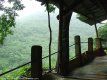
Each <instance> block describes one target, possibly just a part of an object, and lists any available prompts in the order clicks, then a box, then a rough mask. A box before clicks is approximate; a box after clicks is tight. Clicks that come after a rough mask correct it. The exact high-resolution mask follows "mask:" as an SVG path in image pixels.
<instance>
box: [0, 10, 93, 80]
mask: <svg viewBox="0 0 107 80" xmlns="http://www.w3.org/2000/svg"><path fill="white" fill-rule="evenodd" d="M43 13H44V14H46V13H45V12H44V11H43ZM43 13H39V14H35V13H34V14H32V15H29V16H27V17H24V18H22V17H21V18H16V28H13V27H12V28H11V30H13V31H14V34H13V35H9V36H7V37H6V38H5V40H4V45H3V46H0V73H2V72H5V71H7V70H9V69H12V68H15V67H17V66H19V65H22V64H24V63H26V62H28V61H30V60H31V57H30V56H31V46H32V45H40V46H42V47H43V57H44V56H47V55H48V43H49V29H48V26H47V25H48V24H46V23H47V16H46V15H43ZM57 14H58V13H51V15H52V16H51V22H52V23H51V25H52V31H53V41H52V53H53V52H56V51H57V46H58V45H57V44H58V42H57V41H58V21H57V19H56V15H57ZM77 23H78V24H77ZM72 25H73V26H72ZM86 26H87V27H86ZM81 28H82V31H81V33H80V30H81ZM87 30H88V31H87ZM69 33H70V45H71V44H73V43H74V36H75V35H80V36H81V39H82V40H81V42H83V41H87V38H88V37H92V36H93V33H94V27H92V28H90V27H89V26H88V25H86V24H83V23H81V22H79V21H78V20H77V19H76V18H75V17H74V16H73V19H72V21H71V26H70V32H69ZM83 45H84V44H83ZM86 46H87V44H86ZM86 46H82V47H84V48H85V50H84V51H86V50H87V48H86ZM84 48H83V49H84ZM74 49H75V46H73V47H70V58H72V57H73V56H75V54H74V53H75V50H74ZM56 58H57V54H56V55H53V56H52V68H54V67H55V64H56ZM48 60H49V59H48V58H47V59H44V60H43V68H44V69H48V66H49V65H48ZM27 69H29V67H28V68H25V69H23V68H21V69H19V70H16V71H14V72H11V73H9V74H7V75H5V76H3V77H2V79H1V77H0V79H1V80H3V78H8V80H11V79H13V78H19V77H20V76H21V75H23V76H24V75H25V76H28V75H30V73H29V74H26V71H27Z"/></svg>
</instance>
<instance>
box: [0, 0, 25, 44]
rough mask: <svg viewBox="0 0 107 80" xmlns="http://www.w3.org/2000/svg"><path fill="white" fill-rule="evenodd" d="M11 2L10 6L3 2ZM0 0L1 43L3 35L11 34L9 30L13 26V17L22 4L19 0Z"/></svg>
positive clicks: (22, 6)
mask: <svg viewBox="0 0 107 80" xmlns="http://www.w3.org/2000/svg"><path fill="white" fill-rule="evenodd" d="M7 2H8V3H9V4H11V3H12V6H10V7H9V6H6V5H4V3H7ZM7 2H6V0H0V10H1V11H2V12H3V14H2V15H0V43H1V44H3V41H4V39H5V37H7V35H8V34H11V35H12V34H13V31H12V30H11V29H12V27H15V17H16V16H18V14H17V12H16V11H18V10H22V9H23V8H24V5H23V4H21V0H7Z"/></svg>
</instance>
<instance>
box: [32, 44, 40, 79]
mask: <svg viewBox="0 0 107 80" xmlns="http://www.w3.org/2000/svg"><path fill="white" fill-rule="evenodd" d="M31 77H32V78H33V80H40V79H41V78H42V47H41V46H37V45H34V46H32V48H31Z"/></svg>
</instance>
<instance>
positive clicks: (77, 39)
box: [75, 35, 82, 65]
mask: <svg viewBox="0 0 107 80" xmlns="http://www.w3.org/2000/svg"><path fill="white" fill-rule="evenodd" d="M80 42H81V41H80V36H78V35H77V36H75V56H76V58H78V60H79V64H80V65H82V56H81V44H80Z"/></svg>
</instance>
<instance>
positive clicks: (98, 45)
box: [95, 38, 102, 49]
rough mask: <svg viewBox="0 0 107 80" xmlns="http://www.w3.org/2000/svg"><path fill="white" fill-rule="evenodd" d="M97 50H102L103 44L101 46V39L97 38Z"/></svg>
mask: <svg viewBox="0 0 107 80" xmlns="http://www.w3.org/2000/svg"><path fill="white" fill-rule="evenodd" d="M95 40H96V49H101V48H102V44H101V38H96V39H95Z"/></svg>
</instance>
